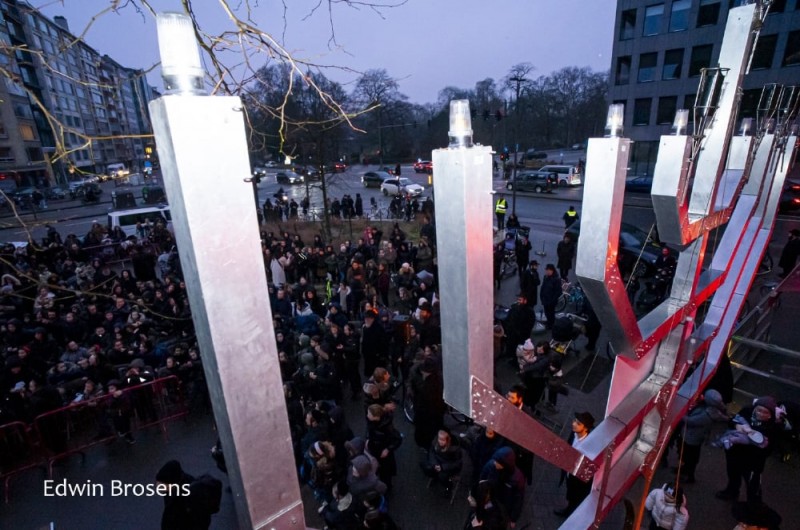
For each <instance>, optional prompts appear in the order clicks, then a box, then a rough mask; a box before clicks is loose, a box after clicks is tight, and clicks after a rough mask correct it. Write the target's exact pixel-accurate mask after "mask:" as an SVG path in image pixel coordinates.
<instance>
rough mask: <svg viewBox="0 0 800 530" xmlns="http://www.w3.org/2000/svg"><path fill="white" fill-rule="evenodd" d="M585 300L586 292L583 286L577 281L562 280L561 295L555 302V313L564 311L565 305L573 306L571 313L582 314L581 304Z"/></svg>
mask: <svg viewBox="0 0 800 530" xmlns="http://www.w3.org/2000/svg"><path fill="white" fill-rule="evenodd" d="M585 302H586V293H584V292H583V288H582V287H581V286H580V285H578V284H577V283H570V282H567V281H565V282H562V284H561V296H560V297H559V298H558V302H556V313H563V312H565V310H566V308H567V307H573V308H574V309H575V310H574V311H572V313H576V314H579V315H580V314H582V313H583V305H584V303H585Z"/></svg>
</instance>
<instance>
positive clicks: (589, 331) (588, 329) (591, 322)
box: [583, 298, 603, 352]
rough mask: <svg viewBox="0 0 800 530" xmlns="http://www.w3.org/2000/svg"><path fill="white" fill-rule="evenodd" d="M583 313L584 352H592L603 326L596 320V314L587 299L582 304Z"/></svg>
mask: <svg viewBox="0 0 800 530" xmlns="http://www.w3.org/2000/svg"><path fill="white" fill-rule="evenodd" d="M583 313H584V314H585V315H586V324H584V330H585V331H584V334H585V335H586V341H587V342H586V346H585V348H586V351H589V352H593V351H594V349H595V348H596V347H597V339H598V337H600V331H601V330H602V329H603V326H602V325H601V324H600V319H599V318H597V313H595V312H594V308H593V307H592V304H591V303H590V302H589V299H588V298H587V299H586V300H584V302H583Z"/></svg>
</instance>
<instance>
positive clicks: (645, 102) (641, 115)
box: [633, 98, 653, 125]
mask: <svg viewBox="0 0 800 530" xmlns="http://www.w3.org/2000/svg"><path fill="white" fill-rule="evenodd" d="M652 106H653V98H641V99H637V100H635V101H634V102H633V124H634V125H650V107H652Z"/></svg>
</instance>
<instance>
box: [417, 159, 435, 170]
mask: <svg viewBox="0 0 800 530" xmlns="http://www.w3.org/2000/svg"><path fill="white" fill-rule="evenodd" d="M414 172H415V173H433V162H431V161H430V160H420V161H418V162H414Z"/></svg>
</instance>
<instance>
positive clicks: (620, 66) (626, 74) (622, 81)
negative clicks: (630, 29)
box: [614, 55, 631, 85]
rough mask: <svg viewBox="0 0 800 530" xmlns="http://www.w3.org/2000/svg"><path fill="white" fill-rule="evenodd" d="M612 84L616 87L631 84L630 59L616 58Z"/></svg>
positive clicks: (627, 57) (628, 57)
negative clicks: (615, 69)
mask: <svg viewBox="0 0 800 530" xmlns="http://www.w3.org/2000/svg"><path fill="white" fill-rule="evenodd" d="M614 78H615V80H614V83H615V84H617V85H627V84H628V83H630V82H631V57H630V55H628V56H626V57H617V71H616V75H615V76H614Z"/></svg>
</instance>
